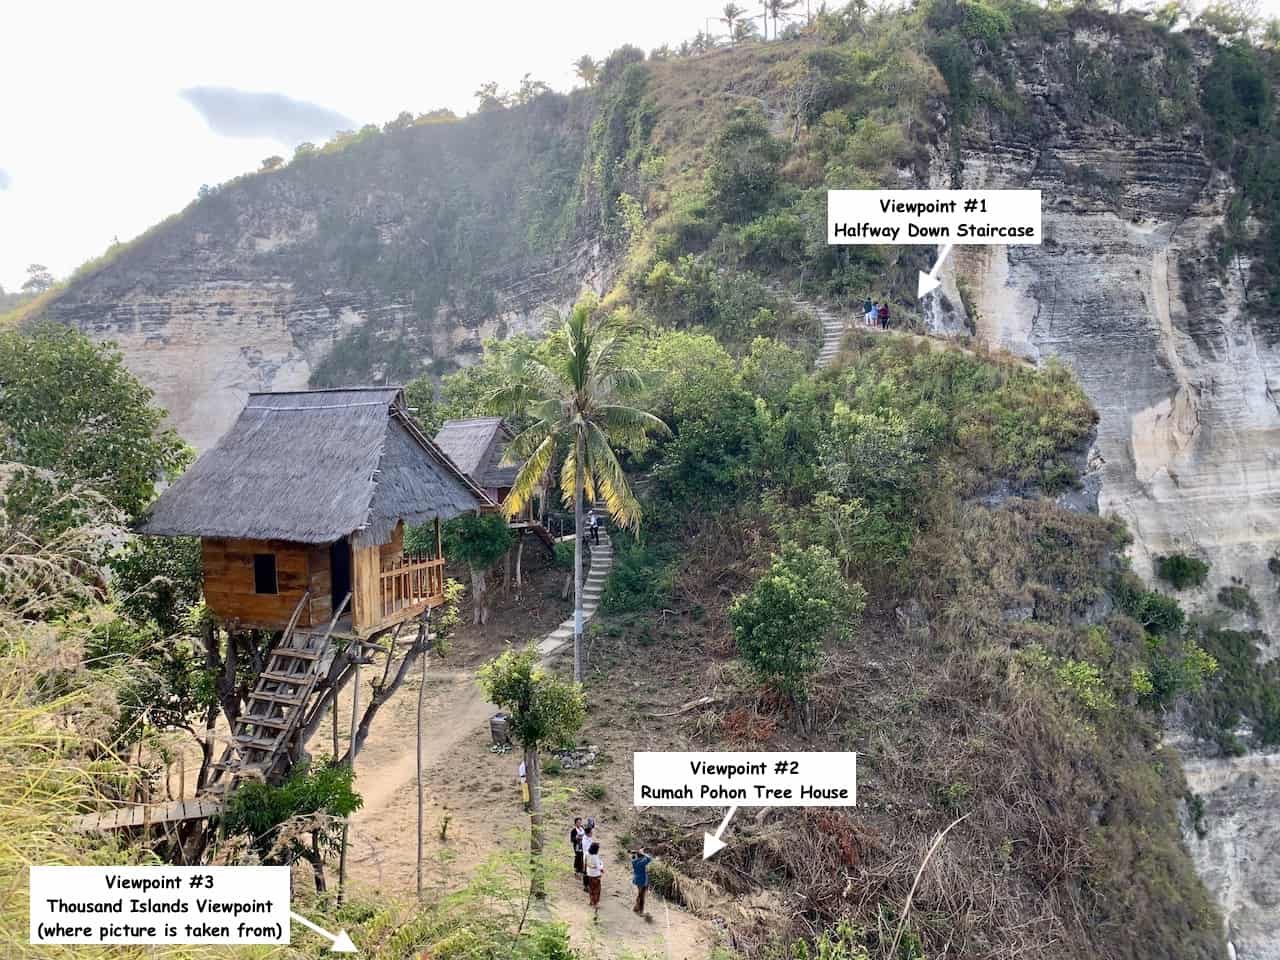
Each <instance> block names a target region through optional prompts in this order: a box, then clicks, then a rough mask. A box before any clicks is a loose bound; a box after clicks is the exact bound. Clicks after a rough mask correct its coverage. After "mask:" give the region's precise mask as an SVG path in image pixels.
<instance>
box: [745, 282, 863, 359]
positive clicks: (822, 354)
mask: <svg viewBox="0 0 1280 960" xmlns="http://www.w3.org/2000/svg"><path fill="white" fill-rule="evenodd" d="M765 286H766V287H768V288H769V289H770V290H771V291H772V292H773V293H774V295H775V296H779V297H785V298H786V299H787V300H790V301H791V305H792V306H794V307H795V308H796V309H797V310H799V311H800V312H801V313H805V314H808V315H809V316H811V317H814V318H815V319H816V320H817V321H818V322H819V323H821V324H822V345H821V346H820V347H819V349H818V359H817V360H816V361H815V366H817V367H818V368H819V369H821V368H823V367H829V366H831V364H833V363H834V362H835V359H836V355H837V354H839V353H840V341H841V340H843V339H844V334H845V331H846V330H848V329H849V326H848V322H847V321H846V320H845V318H844V317H841V316H840V315H839V314H837V313H836V312H835V311H834V310H832V309H831V308H830V307H826V306H823V305H822V304H820V303H814V302H813V301H812V300H806V299H805V298H804V297H802V296H800V295H799V294H798V293H791V292H790V291H788V290H786V289H785V288H784V287H783V286H782V284H780V283H778V282H777V281H768V282H767V283H766V284H765ZM877 329H878V328H877Z"/></svg>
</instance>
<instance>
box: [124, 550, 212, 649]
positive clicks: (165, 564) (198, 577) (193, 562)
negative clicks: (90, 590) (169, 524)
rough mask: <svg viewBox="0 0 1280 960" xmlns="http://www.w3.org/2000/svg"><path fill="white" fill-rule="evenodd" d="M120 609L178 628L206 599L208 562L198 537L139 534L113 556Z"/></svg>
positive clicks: (163, 627)
mask: <svg viewBox="0 0 1280 960" xmlns="http://www.w3.org/2000/svg"><path fill="white" fill-rule="evenodd" d="M107 565H108V566H109V567H110V568H111V573H112V584H111V586H112V593H114V594H115V596H116V598H117V600H118V602H119V604H120V609H122V610H123V611H124V612H125V613H127V614H128V615H129V616H130V617H132V618H133V619H134V620H137V621H138V622H140V623H141V622H146V621H148V620H150V621H152V622H154V623H155V624H156V626H157V627H159V628H160V631H161V633H164V634H166V635H167V634H172V633H176V632H177V631H178V630H179V628H180V627H181V625H182V622H183V620H184V618H185V617H186V615H187V613H188V612H189V611H190V610H191V608H192V607H194V606H195V605H196V604H197V603H199V602H200V591H201V586H202V575H203V562H202V556H201V550H200V541H199V539H197V538H196V537H135V538H134V539H132V540H130V541H129V542H128V543H126V544H125V545H124V546H123V547H121V548H120V549H119V550H118V551H116V552H115V553H113V554H112V555H111V556H109V557H108V558H107Z"/></svg>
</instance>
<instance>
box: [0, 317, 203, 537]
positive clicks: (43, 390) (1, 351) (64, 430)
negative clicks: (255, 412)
mask: <svg viewBox="0 0 1280 960" xmlns="http://www.w3.org/2000/svg"><path fill="white" fill-rule="evenodd" d="M0 384H3V385H4V389H3V390H0V456H2V457H3V458H4V459H5V460H9V461H12V462H16V463H21V464H25V465H27V466H29V467H38V468H43V469H46V470H51V471H53V472H54V473H56V474H57V475H58V476H59V477H61V478H63V479H65V480H67V481H71V482H78V483H81V484H83V485H84V486H86V487H89V488H90V489H92V490H94V491H96V492H97V493H100V494H101V495H103V496H104V497H106V498H107V499H108V500H109V501H111V503H112V504H114V505H115V506H116V507H119V508H120V509H121V510H123V511H124V512H125V513H126V514H128V515H129V516H130V517H132V516H136V515H137V513H138V512H139V511H140V510H141V509H142V508H143V507H144V506H146V504H147V503H149V502H150V500H151V498H152V497H154V496H155V488H156V483H157V482H159V481H161V480H163V479H165V478H166V477H169V476H173V475H174V474H176V473H177V472H179V471H180V470H181V469H182V468H183V467H184V466H185V465H186V463H187V461H188V460H189V458H190V451H189V450H188V448H187V446H186V444H184V443H183V442H182V440H181V438H179V437H178V435H177V434H176V433H174V432H173V430H171V429H168V428H166V427H164V426H163V421H164V411H163V410H161V409H160V408H158V407H156V406H155V405H154V404H153V403H152V394H151V391H150V390H148V389H147V388H146V387H144V386H143V385H142V384H141V383H139V382H138V381H137V380H136V379H134V377H133V375H132V374H131V373H130V372H129V371H128V370H127V369H126V368H125V365H124V361H123V359H122V358H121V356H120V354H119V352H118V351H116V350H114V349H113V348H111V347H110V346H102V345H100V344H96V343H94V342H93V341H91V340H90V339H89V338H88V337H86V336H84V335H83V334H82V333H80V332H78V331H76V330H73V329H71V328H69V327H64V326H62V325H61V324H54V323H47V324H40V325H38V326H36V327H35V328H33V329H32V330H31V331H30V332H29V333H21V332H18V331H16V330H10V331H6V332H4V333H0Z"/></svg>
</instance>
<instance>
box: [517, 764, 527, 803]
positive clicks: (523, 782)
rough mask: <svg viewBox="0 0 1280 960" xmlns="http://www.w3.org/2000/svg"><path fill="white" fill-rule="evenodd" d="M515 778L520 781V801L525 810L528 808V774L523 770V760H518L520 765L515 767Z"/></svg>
mask: <svg viewBox="0 0 1280 960" xmlns="http://www.w3.org/2000/svg"><path fill="white" fill-rule="evenodd" d="M516 779H517V780H519V781H520V802H521V803H523V804H524V809H525V811H526V812H528V810H529V776H528V772H527V771H526V770H525V767H524V761H523V760H521V761H520V766H518V767H516Z"/></svg>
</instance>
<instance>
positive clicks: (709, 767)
mask: <svg viewBox="0 0 1280 960" xmlns="http://www.w3.org/2000/svg"><path fill="white" fill-rule="evenodd" d="M634 765H635V766H634V771H633V775H634V776H633V779H634V782H633V784H632V787H633V794H634V796H633V799H634V802H635V805H636V806H637V807H644V806H650V807H723V806H739V807H853V806H856V805H857V803H858V755H857V754H856V753H835V752H820V751H813V752H799V753H795V752H791V753H771V752H752V753H637V754H635V758H634Z"/></svg>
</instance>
